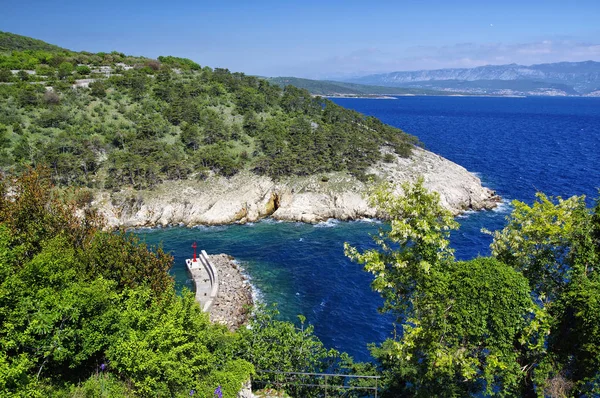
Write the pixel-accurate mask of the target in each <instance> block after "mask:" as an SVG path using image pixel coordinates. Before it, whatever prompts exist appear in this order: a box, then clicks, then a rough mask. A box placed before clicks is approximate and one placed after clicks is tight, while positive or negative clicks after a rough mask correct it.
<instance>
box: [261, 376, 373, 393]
mask: <svg viewBox="0 0 600 398" xmlns="http://www.w3.org/2000/svg"><path fill="white" fill-rule="evenodd" d="M256 373H257V374H256V376H255V377H254V379H253V380H252V382H253V385H254V386H255V387H254V388H258V389H260V388H275V389H276V390H282V389H283V390H285V392H286V393H287V394H288V395H290V396H292V397H308V396H310V397H325V398H327V397H375V398H377V396H378V392H379V386H380V384H381V383H380V381H379V379H380V378H381V376H363V375H346V374H335V373H304V372H280V371H273V370H259V371H257V372H256Z"/></svg>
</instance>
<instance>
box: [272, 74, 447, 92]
mask: <svg viewBox="0 0 600 398" xmlns="http://www.w3.org/2000/svg"><path fill="white" fill-rule="evenodd" d="M266 79H267V80H268V81H269V82H270V83H273V84H277V85H278V86H280V87H285V86H287V85H292V86H295V87H298V88H303V89H306V90H308V91H310V93H311V94H314V95H323V96H383V95H448V94H449V93H447V92H445V91H436V90H429V89H423V88H406V87H390V86H387V87H384V86H370V85H365V84H356V83H345V82H337V81H330V80H311V79H302V78H299V77H268V78H266Z"/></svg>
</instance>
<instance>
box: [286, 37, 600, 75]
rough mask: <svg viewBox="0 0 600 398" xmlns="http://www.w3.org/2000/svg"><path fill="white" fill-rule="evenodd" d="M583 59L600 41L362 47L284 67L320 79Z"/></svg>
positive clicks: (597, 53) (594, 56) (594, 54)
mask: <svg viewBox="0 0 600 398" xmlns="http://www.w3.org/2000/svg"><path fill="white" fill-rule="evenodd" d="M587 60H598V61H600V43H586V42H578V41H574V40H569V39H560V40H540V41H537V42H531V43H518V44H505V43H457V44H454V45H449V46H439V47H436V46H417V47H410V48H406V49H404V50H402V51H394V52H392V51H385V50H382V49H379V48H363V49H357V50H355V51H353V52H351V53H349V54H345V55H336V56H332V57H330V58H327V59H320V60H314V61H313V62H310V63H308V64H303V65H298V66H297V67H293V68H286V69H287V70H288V71H289V72H288V73H287V74H288V75H296V76H305V77H313V78H324V77H335V76H337V77H342V76H346V77H349V76H359V75H366V74H372V73H385V72H393V71H408V70H419V69H442V68H472V67H476V66H483V65H500V64H509V63H517V64H522V65H532V64H539V63H551V62H562V61H571V62H577V61H587ZM281 69H283V68H281Z"/></svg>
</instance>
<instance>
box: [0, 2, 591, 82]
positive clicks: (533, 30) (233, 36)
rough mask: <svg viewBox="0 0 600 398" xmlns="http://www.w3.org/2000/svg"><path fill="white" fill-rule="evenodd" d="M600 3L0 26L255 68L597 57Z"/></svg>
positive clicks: (215, 11)
mask: <svg viewBox="0 0 600 398" xmlns="http://www.w3.org/2000/svg"><path fill="white" fill-rule="evenodd" d="M598 21H600V0H591V1H590V0H585V1H578V0H561V1H554V0H520V1H513V0H478V1H467V0H445V1H437V0H430V1H427V0H422V1H411V0H396V1H387V0H381V1H377V0H370V1H354V0H345V1H338V0H331V1H327V0H321V1H313V0H303V1H285V0H273V1H267V0H265V1H262V0H246V1H227V0H213V1H204V0H188V1H179V0H171V1H165V0H162V1H154V0H145V1H137V0H136V1H127V0H121V1H114V0H95V1H87V0H83V1H82V0H79V1H71V0H57V1H48V0H44V1H38V0H31V1H28V0H19V1H13V0H0V30H1V31H5V32H12V33H17V34H21V35H26V36H30V37H34V38H37V39H41V40H44V41H47V42H49V43H52V44H56V45H59V46H61V47H65V48H68V49H71V50H74V51H83V50H85V51H91V52H99V51H106V52H109V51H113V50H116V51H119V52H124V53H126V54H131V55H143V56H147V57H151V58H156V57H158V56H159V55H174V56H179V57H185V58H190V59H192V60H194V61H196V62H198V63H199V64H201V65H202V66H205V65H208V66H211V67H223V68H228V69H230V70H231V71H239V72H244V73H246V74H252V75H260V76H297V77H307V78H319V79H324V78H343V77H354V76H362V75H367V74H372V73H385V72H393V71H406V70H420V69H441V68H463V67H466V68H470V67H475V66H481V65H490V64H492V65H500V64H509V63H518V64H523V65H531V64H536V63H547V62H560V61H586V60H595V61H600V23H599V22H598Z"/></svg>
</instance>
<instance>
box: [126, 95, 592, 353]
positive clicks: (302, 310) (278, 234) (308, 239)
mask: <svg viewBox="0 0 600 398" xmlns="http://www.w3.org/2000/svg"><path fill="white" fill-rule="evenodd" d="M336 102H338V103H339V104H341V105H343V106H345V107H349V108H354V109H356V110H358V111H360V112H363V113H366V114H369V115H374V116H377V117H379V118H381V119H382V120H383V121H385V122H386V123H390V124H392V125H396V126H398V127H400V128H403V129H404V130H405V131H407V132H409V133H411V134H414V135H417V136H418V137H419V138H420V139H421V140H422V141H423V142H424V143H425V145H426V147H427V148H429V149H431V150H433V151H434V152H436V153H439V154H441V155H442V156H445V157H447V158H449V159H451V160H453V161H455V162H457V163H459V164H461V165H463V166H465V167H466V168H467V169H468V170H470V171H473V172H477V174H478V175H479V176H480V178H481V179H482V181H483V183H484V185H486V186H489V187H491V188H493V189H495V190H496V191H497V192H498V193H499V194H500V195H501V196H502V197H503V198H505V199H506V200H507V201H508V200H512V199H519V200H523V201H526V202H531V201H532V200H533V197H534V194H535V192H536V191H537V190H540V191H543V192H547V193H549V194H552V195H563V196H570V195H573V194H586V195H588V197H590V198H594V197H596V196H597V187H599V186H600V99H595V98H589V99H588V98H461V97H403V98H399V99H398V100H389V101H383V100H368V99H340V100H336ZM590 203H591V200H590ZM509 212H510V205H509V204H507V203H505V204H503V205H502V206H501V207H500V208H499V209H497V210H496V211H484V212H479V213H470V214H466V215H464V216H461V217H459V218H458V221H459V222H460V224H461V227H460V230H458V231H456V232H454V233H453V234H452V238H451V240H452V246H453V247H454V248H455V249H456V255H457V257H458V258H459V259H469V258H473V257H475V256H477V255H488V254H489V243H490V238H489V236H487V235H484V234H482V233H481V232H480V230H481V228H482V227H485V228H487V229H490V230H495V229H500V228H502V227H503V226H504V223H505V217H506V215H507V214H508V213H509ZM379 227H381V224H377V223H374V222H349V223H348V222H331V221H330V222H327V223H322V224H318V225H314V226H313V225H306V224H301V223H280V222H275V221H270V220H267V221H262V222H258V223H255V224H250V225H232V226H223V227H199V228H181V227H174V228H164V229H148V230H139V231H137V233H139V235H140V236H141V237H142V238H143V239H145V240H146V241H147V242H148V243H151V244H157V243H159V242H162V244H163V246H164V248H165V249H166V250H168V251H170V252H171V253H172V254H173V255H174V257H175V262H174V266H173V269H172V273H173V274H174V275H175V277H176V280H177V283H178V286H179V287H183V286H188V287H191V285H190V282H189V281H188V280H187V275H186V272H185V268H184V259H185V258H188V257H190V256H191V253H192V249H191V244H192V243H193V242H194V241H197V242H198V246H199V247H201V248H204V249H205V250H206V251H207V252H208V253H221V252H223V253H228V254H230V255H232V256H234V257H236V259H238V260H239V261H240V262H241V263H242V264H243V265H244V267H245V268H246V270H247V272H248V274H249V275H250V276H251V278H252V281H253V284H254V285H255V286H256V287H257V288H258V289H259V291H260V295H261V299H262V300H263V301H265V302H267V303H273V302H277V303H279V309H280V311H281V313H282V316H283V318H285V319H289V320H296V315H297V314H303V315H305V316H306V317H307V319H308V321H309V322H310V323H312V324H313V325H315V332H316V334H317V336H319V337H320V338H321V339H322V341H323V342H324V343H325V344H326V345H327V346H328V347H333V348H337V349H340V350H343V351H347V352H348V353H350V354H351V355H353V356H354V357H355V358H356V359H359V360H368V359H369V353H368V349H367V344H368V343H371V342H381V341H383V340H384V339H385V338H387V337H390V336H391V335H392V333H393V326H392V323H393V318H392V317H391V316H389V315H386V316H384V315H381V314H378V312H377V308H378V307H379V306H380V305H381V303H382V301H381V298H380V297H379V296H378V295H377V294H375V293H373V292H372V291H371V290H370V287H369V284H370V281H371V276H370V275H369V274H367V273H365V272H364V271H362V269H361V267H360V266H359V265H357V264H354V263H352V262H350V261H348V260H347V259H346V258H345V257H344V254H343V244H344V242H349V243H350V244H352V245H356V246H358V247H360V248H363V249H364V248H368V247H371V240H370V238H369V234H373V233H375V232H376V231H377V228H379Z"/></svg>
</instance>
